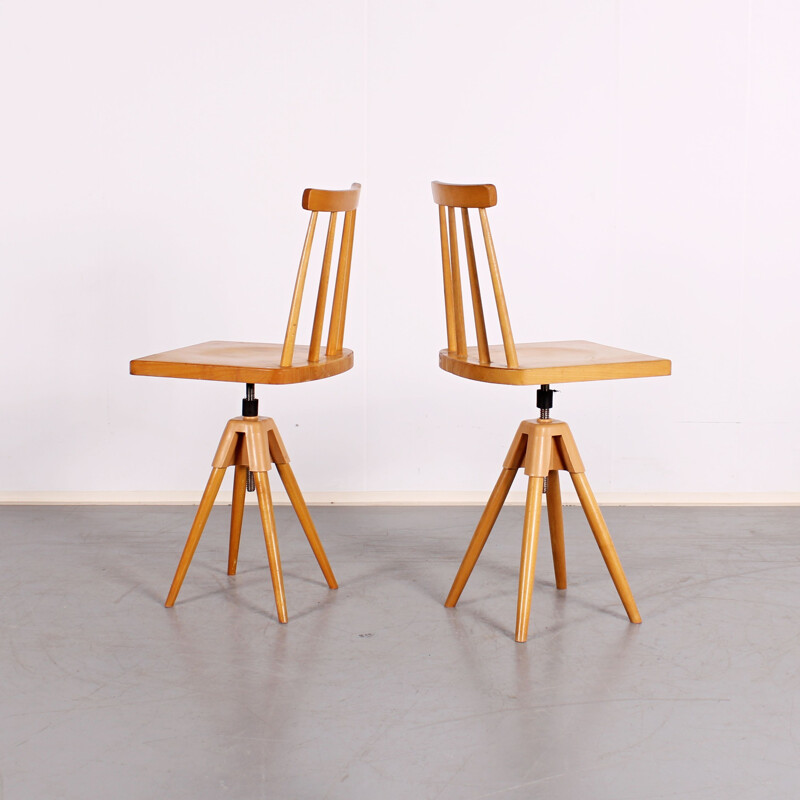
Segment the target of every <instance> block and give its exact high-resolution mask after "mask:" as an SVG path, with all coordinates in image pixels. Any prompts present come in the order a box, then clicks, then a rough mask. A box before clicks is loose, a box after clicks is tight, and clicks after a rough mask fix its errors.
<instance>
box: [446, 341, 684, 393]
mask: <svg viewBox="0 0 800 800" xmlns="http://www.w3.org/2000/svg"><path fill="white" fill-rule="evenodd" d="M489 354H490V358H491V360H492V363H491V364H482V363H481V360H480V354H479V353H478V348H477V347H468V348H467V356H466V358H465V359H460V358H457V357H455V356H454V354H453V353H450V352H449V351H447V350H441V351H439V366H440V367H441V368H442V369H443V370H445V371H446V372H451V373H452V374H453V375H458V376H459V377H462V378H469V379H470V380H474V381H482V382H484V383H502V384H507V385H512V386H531V385H541V384H546V383H550V384H555V383H571V382H574V381H602V380H613V379H619V378H646V377H654V376H658V375H669V374H670V372H671V370H672V364H671V362H670V361H669V360H668V359H665V358H659V357H658V356H648V355H645V354H644V353H634V352H632V351H629V350H621V349H619V348H616V347H608V346H606V345H601V344H597V343H595V342H587V341H582V340H575V341H561V342H531V343H526V344H518V345H517V355H518V357H519V364H518V366H517V367H514V368H509V367H507V366H506V364H505V363H503V362H504V360H505V359H504V350H503V348H502V347H501V346H499V345H492V346H490V347H489Z"/></svg>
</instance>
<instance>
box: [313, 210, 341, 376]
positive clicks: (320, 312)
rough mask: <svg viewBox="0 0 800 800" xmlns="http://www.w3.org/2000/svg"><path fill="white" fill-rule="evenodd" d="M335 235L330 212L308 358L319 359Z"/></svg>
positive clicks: (334, 215)
mask: <svg viewBox="0 0 800 800" xmlns="http://www.w3.org/2000/svg"><path fill="white" fill-rule="evenodd" d="M335 236H336V212H335V211H333V212H331V218H330V222H329V223H328V238H327V239H326V240H325V255H324V256H323V258H322V270H321V271H320V273H319V291H318V292H317V307H316V310H315V311H314V325H313V327H312V328H311V343H310V344H309V346H308V360H309V361H311V362H316V361H319V346H320V342H321V341H322V325H323V323H324V322H325V303H326V302H327V300H328V281H329V278H330V274H331V258H332V256H333V240H334V237H335Z"/></svg>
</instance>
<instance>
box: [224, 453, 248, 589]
mask: <svg viewBox="0 0 800 800" xmlns="http://www.w3.org/2000/svg"><path fill="white" fill-rule="evenodd" d="M246 493H247V467H246V466H243V465H239V466H237V467H236V471H235V472H234V476H233V498H232V500H231V533H230V540H229V542H228V575H235V574H236V566H237V564H238V563H239V541H240V539H241V537H242V517H243V516H244V497H245V494H246Z"/></svg>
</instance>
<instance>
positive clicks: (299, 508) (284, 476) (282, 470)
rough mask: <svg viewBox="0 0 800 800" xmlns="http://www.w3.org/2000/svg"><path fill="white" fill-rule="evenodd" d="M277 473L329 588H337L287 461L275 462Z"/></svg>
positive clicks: (326, 557)
mask: <svg viewBox="0 0 800 800" xmlns="http://www.w3.org/2000/svg"><path fill="white" fill-rule="evenodd" d="M275 466H276V467H277V469H278V475H280V477H281V480H282V481H283V486H284V488H285V489H286V494H287V495H289V500H290V501H291V503H292V508H294V513H295V514H297V519H298V520H300V525H301V526H302V528H303V531H304V533H305V535H306V538H307V539H308V543H309V544H310V545H311V550H312V551H313V553H314V556H315V557H316V559H317V563H318V564H319V568H320V569H321V570H322V574H323V575H324V576H325V580H326V581H327V583H328V586H329V587H330V588H331V589H338V588H339V584H338V583H336V578H335V577H334V575H333V570H332V569H331V565H330V563H329V562H328V556H326V555H325V550H324V549H323V547H322V542H321V541H320V539H319V534H318V533H317V529H316V528H315V527H314V521H313V520H312V519H311V514H310V513H309V511H308V506H307V505H306V501H305V498H304V497H303V494H302V492H301V491H300V487H299V486H298V485H297V479H296V478H295V476H294V471H293V470H292V468H291V466H290V465H289V463H288V462H286V463H283V464H281V463H276V464H275Z"/></svg>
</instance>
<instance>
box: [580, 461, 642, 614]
mask: <svg viewBox="0 0 800 800" xmlns="http://www.w3.org/2000/svg"><path fill="white" fill-rule="evenodd" d="M571 477H572V482H573V483H574V484H575V490H576V491H577V492H578V499H579V500H580V501H581V506H582V507H583V513H584V514H586V519H587V520H588V521H589V527H590V528H591V529H592V533H593V534H594V538H595V541H596V542H597V546H598V547H599V548H600V552H601V553H602V555H603V561H605V562H606V567H607V568H608V571H609V573H611V580H613V581H614V586H616V588H617V593H618V594H619V598H620V600H622V605H623V606H625V611H626V612H627V613H628V619H629V620H630V621H631V622H637V623H638V622H641V621H642V618H641V617H640V616H639V610H638V609H637V608H636V602H635V600H634V599H633V593H632V592H631V587H630V586H628V581H627V579H626V578H625V573H624V572H623V571H622V564H620V561H619V556H617V551H616V550H615V549H614V542H613V541H612V540H611V534H609V532H608V527H607V526H606V523H605V520H604V519H603V515H602V513H601V512H600V507H599V506H598V505H597V500H596V499H595V496H594V493H593V492H592V489H591V487H590V486H589V481H588V480H587V479H586V475H585V473H583V472H576V473H571Z"/></svg>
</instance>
